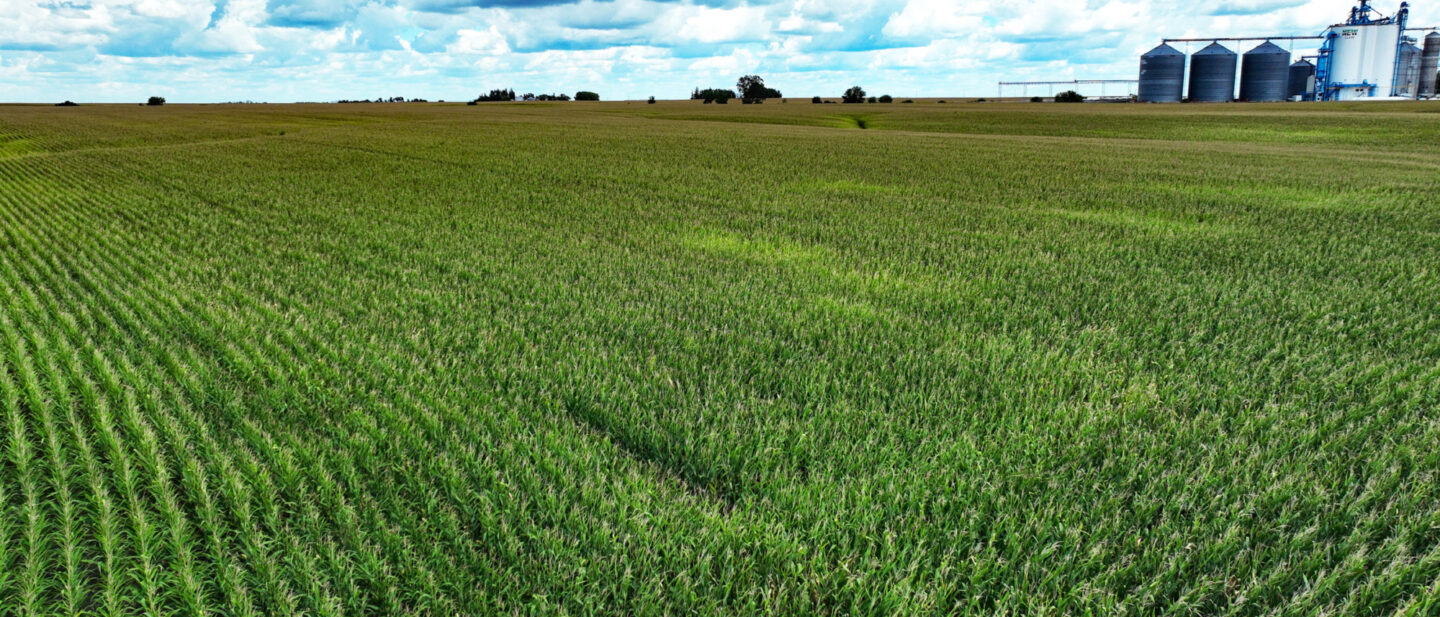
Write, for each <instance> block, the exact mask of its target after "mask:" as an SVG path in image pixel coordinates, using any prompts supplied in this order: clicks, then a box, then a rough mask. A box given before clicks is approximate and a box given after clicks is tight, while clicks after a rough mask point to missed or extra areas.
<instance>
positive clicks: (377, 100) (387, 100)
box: [337, 96, 430, 103]
mask: <svg viewBox="0 0 1440 617" xmlns="http://www.w3.org/2000/svg"><path fill="white" fill-rule="evenodd" d="M337 102H339V103H429V102H430V101H427V100H425V99H407V98H405V97H403V96H392V97H389V98H386V97H376V98H374V99H353V100H352V99H341V100H339V101H337Z"/></svg>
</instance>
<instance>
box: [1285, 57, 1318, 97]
mask: <svg viewBox="0 0 1440 617" xmlns="http://www.w3.org/2000/svg"><path fill="white" fill-rule="evenodd" d="M1289 85H1290V87H1289V89H1287V90H1286V92H1285V94H1286V95H1287V97H1288V98H1292V99H1293V98H1295V97H1297V96H1298V97H1300V98H1301V100H1308V99H1310V98H1312V96H1311V94H1312V93H1313V92H1314V90H1315V65H1313V64H1310V61H1309V60H1296V61H1295V64H1292V65H1290V84H1289Z"/></svg>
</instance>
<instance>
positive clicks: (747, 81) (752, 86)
mask: <svg viewBox="0 0 1440 617" xmlns="http://www.w3.org/2000/svg"><path fill="white" fill-rule="evenodd" d="M735 91H736V92H739V93H740V102H742V103H744V104H746V105H751V104H755V103H763V102H765V99H778V98H780V97H781V96H784V95H782V94H780V91H779V90H776V89H774V88H771V87H768V86H766V85H765V79H764V78H762V77H760V76H759V75H745V76H743V77H741V78H740V80H739V81H737V82H735Z"/></svg>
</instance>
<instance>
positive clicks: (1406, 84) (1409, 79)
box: [1395, 43, 1420, 99]
mask: <svg viewBox="0 0 1440 617" xmlns="http://www.w3.org/2000/svg"><path fill="white" fill-rule="evenodd" d="M1419 91H1420V48H1419V47H1416V46H1415V45H1413V44H1411V43H1405V44H1404V45H1401V46H1400V83H1399V84H1398V85H1397V86H1396V87H1395V94H1397V95H1399V96H1403V97H1406V98H1412V99H1413V98H1415V95H1417V94H1419Z"/></svg>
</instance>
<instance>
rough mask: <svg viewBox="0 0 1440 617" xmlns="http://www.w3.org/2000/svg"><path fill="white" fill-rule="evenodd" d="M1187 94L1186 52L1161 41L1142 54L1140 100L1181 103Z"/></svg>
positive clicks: (1143, 101) (1142, 101)
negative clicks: (1158, 44)
mask: <svg viewBox="0 0 1440 617" xmlns="http://www.w3.org/2000/svg"><path fill="white" fill-rule="evenodd" d="M1184 96H1185V54H1183V53H1180V51H1179V50H1176V49H1175V48H1174V47H1171V46H1169V45H1166V44H1164V43H1161V44H1160V46H1159V47H1156V48H1155V49H1152V50H1150V51H1148V52H1146V53H1145V55H1143V56H1140V102H1141V103H1179V102H1180V99H1181V98H1183V97H1184Z"/></svg>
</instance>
